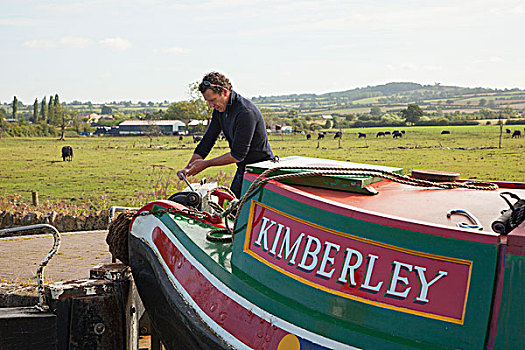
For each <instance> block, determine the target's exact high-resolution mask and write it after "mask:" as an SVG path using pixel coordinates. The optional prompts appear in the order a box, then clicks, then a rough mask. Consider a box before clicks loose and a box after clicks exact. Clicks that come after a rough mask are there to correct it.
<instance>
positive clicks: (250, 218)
mask: <svg viewBox="0 0 525 350" xmlns="http://www.w3.org/2000/svg"><path fill="white" fill-rule="evenodd" d="M256 205H259V206H261V207H263V208H265V209H268V210H270V211H273V212H274V213H277V214H279V215H282V216H285V217H287V218H289V219H292V220H294V221H297V222H301V223H303V224H305V225H308V226H310V227H314V228H317V229H320V230H322V231H325V232H329V233H333V234H336V235H339V236H343V237H347V238H350V239H352V240H356V241H360V242H364V243H367V244H371V245H375V246H379V247H383V248H387V249H390V250H395V251H399V252H403V253H407V254H410V255H415V256H420V257H424V258H430V259H435V260H441V261H448V262H452V263H456V264H462V265H466V266H468V267H469V272H468V278H467V288H466V291H465V298H464V302H463V310H462V315H461V319H457V318H454V317H446V316H441V315H436V314H432V313H428V312H422V311H416V310H412V309H407V308H404V307H399V306H394V305H390V304H386V303H381V302H377V301H373V300H368V299H364V298H361V297H358V296H355V295H351V294H346V293H342V292H340V291H337V290H334V289H331V288H327V287H325V286H322V285H320V284H317V283H313V282H311V281H309V280H307V279H305V278H303V277H300V276H297V275H294V274H292V273H290V272H289V271H286V270H284V269H282V268H280V267H279V266H276V265H274V264H272V263H270V262H269V261H267V260H266V259H263V258H262V257H261V256H259V255H258V254H256V253H255V252H253V251H251V250H250V249H249V247H250V238H251V230H252V225H253V217H254V215H255V206H256ZM244 252H246V253H247V254H249V255H251V256H253V257H254V258H255V259H257V260H259V261H260V262H262V263H263V264H265V265H267V266H269V267H270V268H272V269H274V270H277V271H279V272H280V273H282V274H284V275H286V276H288V277H291V278H293V279H295V280H297V281H299V282H301V283H304V284H306V285H309V286H311V287H315V288H318V289H321V290H323V291H325V292H328V293H330V294H335V295H338V296H341V297H344V298H348V299H352V300H355V301H359V302H363V303H365V304H370V305H374V306H378V307H381V308H386V309H391V310H395V311H400V312H405V313H409V314H413V315H418V316H423V317H427V318H433V319H437V320H441V321H446V322H452V323H456V324H461V325H462V324H463V323H464V319H465V311H466V306H467V296H468V291H469V287H470V278H471V274H472V261H470V260H464V259H457V258H452V257H447V256H440V255H435V254H429V253H424V252H418V251H415V250H411V249H406V248H401V247H397V246H394V245H390V244H386V243H381V242H377V241H373V240H370V239H367V238H363V237H359V236H354V235H351V234H347V233H343V232H340V231H336V230H333V229H330V228H327V227H323V226H320V225H317V224H314V223H312V222H308V221H306V220H303V219H300V218H297V217H295V216H292V215H289V214H286V213H284V212H282V211H280V210H278V209H275V208H272V207H270V206H268V205H265V204H262V203H260V202H257V201H255V200H252V202H251V205H250V214H249V216H248V225H247V228H246V237H245V240H244Z"/></svg>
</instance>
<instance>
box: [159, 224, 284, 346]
mask: <svg viewBox="0 0 525 350" xmlns="http://www.w3.org/2000/svg"><path fill="white" fill-rule="evenodd" d="M152 237H153V243H155V245H156V246H157V249H158V250H159V252H160V254H161V256H162V259H163V260H164V262H165V263H166V264H167V265H168V267H169V269H170V271H171V273H173V275H174V276H175V278H176V279H177V281H179V283H180V284H181V285H182V286H183V288H184V289H185V290H186V292H187V293H188V294H189V295H190V296H191V298H192V299H193V300H194V301H195V303H196V304H197V305H198V306H199V307H200V308H201V310H203V311H204V312H205V313H206V315H208V316H209V317H210V318H211V319H212V320H214V321H215V322H216V323H217V324H218V325H219V326H221V327H222V328H224V329H225V330H226V331H227V332H228V333H230V334H232V335H233V336H234V337H235V338H237V339H239V340H240V341H241V342H243V343H244V344H246V345H248V346H250V347H252V348H254V349H277V346H278V345H279V342H280V341H281V339H282V338H283V337H284V336H285V335H287V334H289V333H288V332H286V331H285V330H283V329H281V328H279V327H277V326H275V325H272V324H270V323H269V322H267V321H266V320H264V319H262V318H261V317H259V316H257V315H255V314H254V313H253V312H251V311H250V310H248V309H246V308H244V307H243V306H241V305H240V304H238V303H237V302H236V301H234V300H233V299H231V298H230V297H229V296H228V295H226V294H224V293H223V292H221V291H220V290H218V289H217V288H216V287H215V286H214V285H213V284H211V282H210V281H208V280H207V279H206V277H205V276H204V275H203V274H201V273H200V272H199V271H198V270H197V269H196V268H195V267H194V266H193V265H192V264H191V262H190V261H189V260H188V259H186V258H185V257H184V255H183V253H182V252H181V251H180V250H179V249H178V248H177V247H176V246H175V245H174V244H173V243H172V242H171V241H170V239H169V238H168V237H167V235H166V233H165V232H164V231H162V230H161V229H160V228H159V227H156V228H155V229H154V230H153V234H152Z"/></svg>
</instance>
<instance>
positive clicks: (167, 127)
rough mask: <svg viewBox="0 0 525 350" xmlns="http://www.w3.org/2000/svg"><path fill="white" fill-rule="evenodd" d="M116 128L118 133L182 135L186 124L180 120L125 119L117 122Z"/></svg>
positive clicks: (184, 132)
mask: <svg viewBox="0 0 525 350" xmlns="http://www.w3.org/2000/svg"><path fill="white" fill-rule="evenodd" d="M118 130H119V134H120V135H144V134H150V133H162V134H166V135H182V134H186V124H184V123H183V122H181V121H180V120H126V121H123V122H122V123H120V124H119V126H118Z"/></svg>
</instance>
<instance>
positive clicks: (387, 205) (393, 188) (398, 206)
mask: <svg viewBox="0 0 525 350" xmlns="http://www.w3.org/2000/svg"><path fill="white" fill-rule="evenodd" d="M287 186H290V185H287ZM290 187H292V186H290ZM293 187H295V189H296V190H298V191H300V192H303V193H305V194H307V195H310V196H315V197H317V198H318V199H319V200H321V201H328V202H332V203H336V204H338V205H340V206H343V207H345V206H351V207H357V208H360V209H362V210H366V211H371V212H375V213H379V214H381V215H387V216H394V217H399V218H403V219H406V220H409V221H421V222H426V223H431V224H438V225H448V226H454V227H456V225H457V223H459V222H465V223H468V224H472V223H471V222H470V220H469V219H468V218H467V217H465V216H464V215H452V216H451V217H450V218H449V217H447V212H448V211H449V210H452V209H463V210H467V211H468V212H470V213H471V214H472V215H474V216H475V217H476V218H477V219H478V220H479V222H480V223H481V225H482V226H483V231H486V232H491V233H494V232H493V231H492V229H491V224H492V222H493V221H495V220H496V219H497V218H498V217H499V216H500V215H501V210H503V209H509V206H508V204H507V203H506V202H505V201H504V200H503V199H502V198H501V197H500V193H502V192H512V193H514V194H516V195H518V196H519V197H520V198H525V189H523V188H499V189H498V190H495V191H482V190H472V189H464V188H457V189H447V190H444V189H439V188H424V187H415V186H410V185H404V184H400V183H396V182H391V181H380V182H377V183H375V184H373V187H374V188H375V189H376V190H377V191H378V194H377V195H373V196H370V195H363V194H358V193H350V192H343V191H334V190H328V189H322V188H313V187H306V186H293ZM507 198H508V197H507ZM513 202H515V200H514V199H511V203H513ZM515 230H522V231H525V228H524V227H523V224H522V225H520V227H518V228H516V229H515ZM494 234H496V233H494Z"/></svg>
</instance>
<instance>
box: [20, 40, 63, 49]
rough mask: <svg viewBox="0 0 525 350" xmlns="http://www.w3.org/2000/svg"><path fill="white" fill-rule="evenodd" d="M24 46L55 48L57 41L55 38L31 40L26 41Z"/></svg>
mask: <svg viewBox="0 0 525 350" xmlns="http://www.w3.org/2000/svg"><path fill="white" fill-rule="evenodd" d="M22 46H24V47H29V48H31V49H54V48H56V47H57V43H56V42H55V41H53V40H30V41H26V42H24V43H23V44H22Z"/></svg>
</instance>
